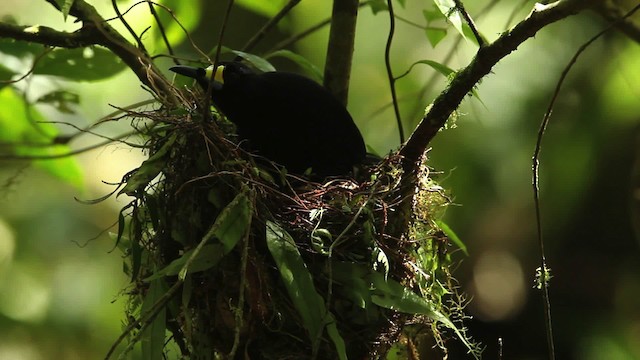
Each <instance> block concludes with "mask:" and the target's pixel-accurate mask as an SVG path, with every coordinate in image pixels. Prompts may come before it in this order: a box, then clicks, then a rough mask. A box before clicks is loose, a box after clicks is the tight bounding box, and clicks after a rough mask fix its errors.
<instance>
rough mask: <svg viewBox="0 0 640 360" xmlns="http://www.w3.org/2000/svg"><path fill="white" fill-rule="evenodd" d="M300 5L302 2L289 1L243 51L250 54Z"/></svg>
mask: <svg viewBox="0 0 640 360" xmlns="http://www.w3.org/2000/svg"><path fill="white" fill-rule="evenodd" d="M298 3H300V0H289V2H288V3H287V4H286V5H285V6H284V7H283V8H282V9H281V10H280V11H279V12H278V13H277V14H276V15H275V16H274V17H272V18H271V19H270V20H269V21H268V22H267V23H266V24H264V26H263V27H262V29H260V30H259V31H258V32H257V33H256V34H255V35H254V36H253V37H252V38H251V39H250V40H249V41H248V42H247V43H246V44H245V45H244V47H243V48H242V51H245V52H249V51H251V50H252V49H253V47H254V46H255V45H256V44H257V43H258V42H259V41H260V40H262V38H264V36H265V35H266V34H267V33H268V32H269V31H270V30H271V29H273V28H274V27H275V26H276V25H278V23H279V22H280V20H282V18H284V17H285V15H287V14H288V13H289V11H291V9H293V8H294V7H295V6H296V5H298Z"/></svg>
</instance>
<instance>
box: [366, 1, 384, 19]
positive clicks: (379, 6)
mask: <svg viewBox="0 0 640 360" xmlns="http://www.w3.org/2000/svg"><path fill="white" fill-rule="evenodd" d="M367 5H369V7H371V12H373V15H376V14H378V13H379V12H380V11H388V10H389V7H388V6H387V2H386V1H385V0H370V1H367Z"/></svg>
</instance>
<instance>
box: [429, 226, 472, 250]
mask: <svg viewBox="0 0 640 360" xmlns="http://www.w3.org/2000/svg"><path fill="white" fill-rule="evenodd" d="M436 225H438V228H440V230H442V232H443V233H444V234H445V235H447V237H448V238H449V240H451V241H452V242H453V243H454V244H456V246H457V247H459V248H460V250H462V252H464V254H465V255H467V256H469V253H468V252H467V246H466V245H465V244H464V243H463V242H462V240H460V238H459V237H458V235H456V233H455V232H454V231H453V230H451V228H450V227H449V225H447V224H446V223H445V222H444V221H442V220H436Z"/></svg>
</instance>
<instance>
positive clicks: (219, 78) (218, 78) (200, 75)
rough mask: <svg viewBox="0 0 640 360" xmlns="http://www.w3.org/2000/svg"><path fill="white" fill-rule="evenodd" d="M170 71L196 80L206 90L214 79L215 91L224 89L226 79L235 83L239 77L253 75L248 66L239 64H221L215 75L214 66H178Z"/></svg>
mask: <svg viewBox="0 0 640 360" xmlns="http://www.w3.org/2000/svg"><path fill="white" fill-rule="evenodd" d="M169 70H171V71H173V72H174V73H176V74H180V75H183V76H187V77H190V78H192V79H195V80H196V81H197V82H198V84H200V86H201V87H202V88H203V89H205V90H206V89H207V88H208V87H209V81H210V80H211V79H212V78H213V84H212V88H213V90H222V87H223V86H224V84H225V79H226V80H227V81H233V79H235V78H236V77H238V76H242V75H244V74H252V73H253V71H252V70H251V69H250V68H249V67H248V66H246V65H244V64H242V63H239V62H228V63H221V64H220V65H218V67H217V68H216V69H215V74H213V73H214V67H213V65H211V66H209V67H207V68H200V67H192V66H184V65H178V66H174V67H171V68H169ZM212 74H213V77H212Z"/></svg>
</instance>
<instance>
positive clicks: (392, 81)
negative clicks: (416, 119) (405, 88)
mask: <svg viewBox="0 0 640 360" xmlns="http://www.w3.org/2000/svg"><path fill="white" fill-rule="evenodd" d="M387 7H388V8H389V35H388V36H387V45H386V46H385V48H384V64H385V67H386V68H387V77H388V78H389V87H390V88H391V101H392V102H393V111H394V113H395V115H396V123H397V125H398V135H400V144H402V143H404V129H403V126H402V118H401V117H400V107H399V106H398V95H397V94H396V80H397V79H396V78H395V77H393V70H392V69H391V43H392V42H393V34H394V32H395V30H396V19H395V16H394V13H393V4H392V0H387Z"/></svg>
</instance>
